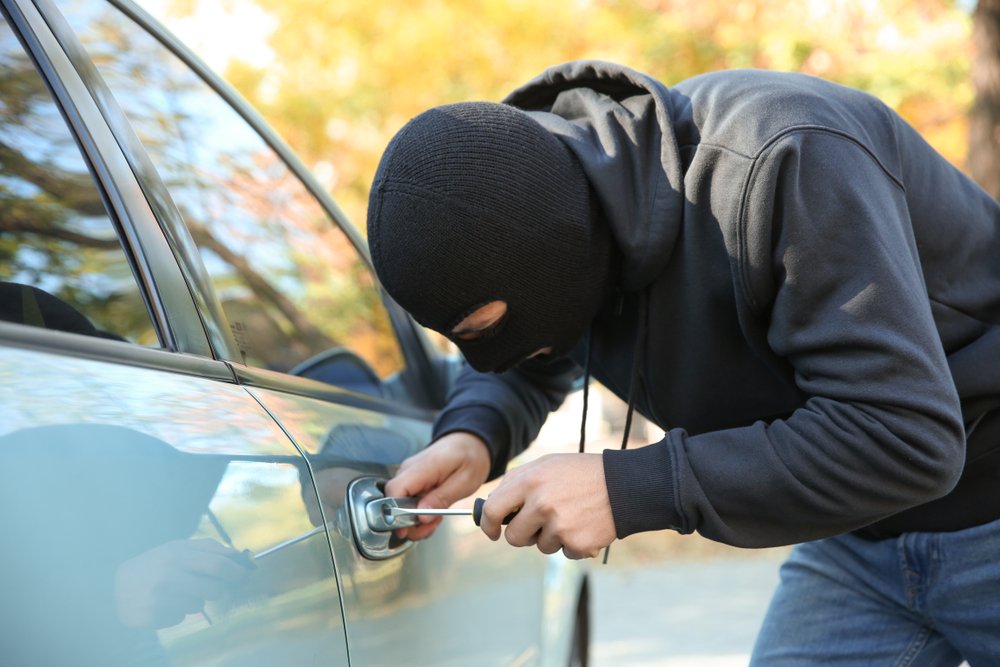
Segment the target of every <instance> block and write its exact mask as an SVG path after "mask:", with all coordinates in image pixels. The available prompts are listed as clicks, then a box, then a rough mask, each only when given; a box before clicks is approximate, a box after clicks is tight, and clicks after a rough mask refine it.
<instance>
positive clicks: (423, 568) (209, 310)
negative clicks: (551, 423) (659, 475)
mask: <svg viewBox="0 0 1000 667" xmlns="http://www.w3.org/2000/svg"><path fill="white" fill-rule="evenodd" d="M56 4H57V5H58V7H59V9H60V11H61V12H62V13H63V14H64V15H65V16H66V19H67V21H68V23H69V25H70V26H71V27H72V29H73V31H74V32H75V33H76V34H77V35H78V36H79V38H80V40H81V41H82V43H83V44H84V46H85V48H86V49H87V51H88V53H89V56H90V58H91V59H92V60H93V62H94V63H95V65H96V68H97V70H98V72H99V73H100V75H101V77H102V79H103V80H104V82H106V84H107V86H108V88H109V89H110V92H111V93H112V94H113V96H114V97H115V99H116V100H117V101H118V103H119V104H120V106H121V108H122V110H123V111H124V113H125V115H126V117H127V118H128V124H129V126H130V127H131V128H132V129H133V130H134V133H135V136H136V138H137V139H138V140H139V142H140V143H141V145H142V147H143V148H144V149H145V151H146V152H147V153H148V156H149V159H150V161H151V162H152V164H153V165H155V169H156V173H155V175H152V176H150V177H149V178H147V179H146V180H145V181H144V184H143V185H144V188H145V189H146V191H147V192H148V193H158V192H161V188H162V191H163V192H165V193H166V194H163V195H162V196H161V195H156V196H151V198H155V199H158V200H161V199H162V200H166V199H169V200H170V203H171V206H170V207H167V208H165V209H164V210H163V211H162V212H161V214H162V219H161V224H164V225H166V226H168V227H170V228H171V232H170V233H169V234H168V235H169V236H170V238H171V239H172V240H173V242H174V245H173V249H174V252H175V253H177V254H178V256H179V257H181V259H182V262H185V263H187V264H188V268H187V270H186V273H187V274H188V275H189V276H193V277H194V278H195V279H196V280H194V281H193V282H192V289H193V290H194V291H196V292H198V291H201V292H202V297H201V298H200V299H199V302H200V308H201V311H202V316H203V317H204V318H205V319H206V321H208V322H214V323H215V324H214V326H210V327H209V328H211V329H212V330H215V331H217V332H220V333H221V336H220V338H219V340H217V341H215V342H214V345H216V349H215V351H216V354H217V356H219V357H220V358H222V359H226V360H228V361H229V362H230V364H231V367H232V368H233V372H234V373H235V376H236V378H237V381H238V382H240V383H241V384H242V385H243V386H245V387H246V388H247V391H249V392H250V393H251V394H252V395H253V396H254V397H255V398H256V399H257V400H258V401H259V403H260V404H261V405H262V406H264V407H265V408H266V409H267V411H268V412H269V413H270V414H271V415H272V416H273V417H274V419H275V420H276V421H277V422H278V423H279V424H280V425H281V427H282V428H283V429H284V431H285V432H286V433H287V434H288V435H289V437H290V438H291V439H292V440H293V441H294V442H295V443H296V445H297V446H298V447H299V449H300V450H301V451H303V452H304V453H305V455H306V457H307V459H308V460H309V463H310V466H311V468H312V471H313V480H314V483H315V490H316V494H317V496H318V498H319V504H318V506H317V507H315V508H312V509H311V511H312V513H313V515H314V517H315V520H316V522H317V523H319V522H323V523H325V525H326V526H327V528H328V530H329V533H330V540H331V543H332V547H333V552H334V560H335V563H336V567H337V571H338V574H339V576H340V582H341V595H342V598H343V605H344V611H345V616H346V629H347V635H348V646H349V651H350V655H351V661H352V664H355V665H364V666H365V667H371V666H375V665H395V664H421V665H422V664H433V665H463V666H464V665H468V664H470V660H472V661H474V662H475V663H476V664H484V665H485V664H497V665H508V664H513V665H532V664H542V661H543V658H544V653H545V649H544V648H543V633H542V627H543V613H545V612H546V606H545V585H546V583H547V581H549V582H551V580H552V579H554V578H553V577H547V576H546V575H547V573H548V571H549V570H548V568H549V564H550V563H551V562H552V561H551V560H550V559H547V558H545V557H543V556H542V555H540V554H538V553H537V552H535V551H531V550H512V549H510V548H508V547H506V545H504V544H493V543H491V542H490V541H489V540H487V539H486V538H485V537H484V536H483V535H482V534H481V532H479V530H478V529H477V528H476V527H475V526H474V525H473V524H472V522H471V520H470V519H467V518H465V519H462V518H457V519H452V520H449V521H447V522H446V523H445V525H443V526H442V528H441V529H440V530H439V531H438V532H437V533H436V534H435V536H434V537H433V538H432V539H430V540H427V541H425V542H422V543H420V544H413V543H409V542H399V541H397V540H395V538H394V537H393V535H392V533H391V531H387V530H373V529H372V526H371V525H368V519H367V517H366V513H365V510H364V507H365V505H366V503H367V502H370V501H371V500H374V499H377V498H378V496H379V495H380V484H381V483H382V482H384V480H385V479H387V478H388V477H389V476H391V474H392V473H393V472H394V470H395V468H396V467H397V466H398V464H399V463H400V462H401V461H402V460H403V459H404V458H406V457H407V456H409V455H411V454H413V453H415V452H416V451H418V450H419V449H420V448H421V447H423V446H425V445H426V444H427V442H428V438H429V435H430V424H431V421H432V418H433V412H432V410H431V409H432V408H433V407H436V406H437V405H440V398H441V394H442V392H441V386H440V383H435V381H434V379H433V377H430V375H431V370H432V368H433V360H432V359H430V358H428V357H427V355H425V354H423V349H424V348H423V344H422V342H421V340H420V339H419V338H418V337H417V336H415V334H414V331H413V330H412V328H410V327H412V325H411V324H410V322H409V320H408V319H406V318H404V317H402V316H401V315H400V313H398V312H397V311H394V310H392V308H393V306H391V305H390V306H389V307H388V308H387V307H386V306H385V305H384V304H383V302H382V300H381V298H380V294H379V291H378V289H377V285H376V283H375V280H374V278H373V276H372V274H371V271H370V268H369V265H368V263H367V260H366V258H365V255H364V252H363V250H362V244H361V243H360V241H359V239H358V237H357V235H356V233H354V232H353V230H351V229H350V228H349V227H348V226H346V225H344V224H342V223H343V221H342V220H338V219H337V218H338V217H339V214H338V212H337V210H336V207H335V206H333V205H332V202H330V201H329V200H328V198H327V197H326V196H325V195H323V194H322V193H320V192H319V191H318V188H316V187H314V186H313V185H312V183H311V180H310V179H309V177H308V176H307V175H306V174H305V173H304V171H303V170H302V169H301V167H300V166H299V165H298V164H297V163H296V162H295V160H294V159H293V158H292V157H291V156H290V155H289V153H288V151H287V149H286V148H284V147H283V145H282V144H281V142H280V141H279V140H277V139H276V138H275V137H274V136H273V135H271V134H270V133H269V132H268V131H267V130H266V128H263V127H262V126H261V125H260V123H259V121H257V120H256V116H255V115H254V114H253V112H252V111H250V110H249V109H247V108H246V107H245V106H244V105H243V104H242V103H241V102H239V100H238V99H236V98H235V97H234V96H233V95H232V94H231V93H230V92H228V90H227V89H226V87H225V86H224V84H222V83H220V82H219V81H218V80H217V79H215V78H214V77H213V76H212V75H211V74H210V73H208V72H207V71H205V70H204V69H203V68H202V67H201V66H200V65H199V64H198V63H197V61H195V60H194V59H193V58H192V57H191V56H190V54H188V53H187V52H186V51H185V50H184V49H183V47H181V46H180V45H179V44H177V43H176V42H175V41H174V40H172V38H170V37H169V36H168V35H166V34H163V33H162V32H160V30H159V29H158V28H157V27H156V26H155V24H154V23H153V22H152V21H151V19H149V17H147V16H145V15H144V14H143V13H142V12H141V11H140V10H138V9H137V8H136V7H134V6H132V5H131V4H128V3H122V2H115V3H112V4H109V5H100V6H98V5H95V4H94V3H84V2H77V1H75V0H59V1H58V2H56ZM122 45H127V48H122ZM469 502H471V500H470V501H469ZM570 609H572V607H570ZM547 611H548V612H550V613H551V612H559V611H561V610H560V609H558V608H551V609H548V610H547ZM551 623H552V624H553V625H556V624H557V623H564V621H563V620H562V619H560V618H558V614H553V616H552V618H551ZM472 656H474V657H472Z"/></svg>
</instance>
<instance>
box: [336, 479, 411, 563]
mask: <svg viewBox="0 0 1000 667" xmlns="http://www.w3.org/2000/svg"><path fill="white" fill-rule="evenodd" d="M385 482H386V480H385V479H382V478H379V477H359V478H358V479H356V480H354V481H353V482H351V483H350V485H348V487H347V509H348V514H349V515H350V517H351V530H352V532H353V533H354V541H355V543H356V544H357V546H358V551H360V552H361V555H363V556H364V557H365V558H370V559H372V560H385V559H386V558H392V557H394V556H398V555H399V554H401V553H403V552H405V551H406V550H407V549H409V548H411V547H412V546H413V545H414V542H413V541H411V540H399V539H397V538H396V537H395V535H394V534H393V532H392V531H394V530H395V529H397V528H406V527H408V526H415V525H417V521H418V519H417V517H415V516H393V515H392V513H391V512H388V511H386V510H387V509H388V508H391V507H415V506H416V498H387V497H386V495H385Z"/></svg>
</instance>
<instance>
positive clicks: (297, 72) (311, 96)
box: [169, 0, 972, 227]
mask: <svg viewBox="0 0 1000 667" xmlns="http://www.w3.org/2000/svg"><path fill="white" fill-rule="evenodd" d="M174 1H175V2H177V3H178V4H177V6H176V7H175V11H176V12H179V13H185V12H186V13H190V12H192V11H196V10H197V3H196V2H195V0H174ZM225 1H226V2H229V3H230V6H231V8H232V11H234V12H237V11H246V5H247V4H249V3H254V4H255V5H256V6H257V7H259V8H260V9H261V10H263V11H265V12H266V13H267V14H268V15H269V16H270V17H271V18H272V19H273V24H274V26H275V28H274V30H273V32H272V33H271V35H270V38H269V39H268V43H267V47H268V48H269V49H270V51H271V52H273V60H272V61H271V62H270V63H268V64H264V65H261V64H260V63H259V62H257V63H251V62H240V61H238V60H234V61H231V62H230V64H229V66H228V68H227V69H226V71H225V75H226V76H227V78H228V79H229V80H230V81H231V82H232V83H233V84H234V85H235V86H236V87H237V88H238V89H239V90H240V91H241V92H242V93H243V94H244V95H245V96H246V97H247V98H248V99H249V100H250V101H251V102H252V103H254V104H255V105H256V106H257V107H258V108H259V109H260V110H261V111H262V112H263V113H264V115H265V117H266V118H267V119H268V120H269V121H270V122H271V123H272V124H273V125H274V126H275V128H276V129H277V130H278V132H279V133H280V134H281V135H283V136H284V137H285V139H286V140H287V141H288V142H289V143H290V144H291V145H292V147H293V148H295V150H296V151H297V152H298V153H299V154H300V155H301V156H302V157H303V158H304V159H305V161H306V163H307V165H309V166H310V167H312V168H313V169H314V170H315V171H316V172H317V173H318V174H319V175H320V176H321V179H323V180H325V182H326V184H327V185H328V186H329V187H330V189H331V190H332V191H333V194H334V196H335V197H336V198H337V200H338V201H339V203H340V204H341V206H342V207H343V208H344V210H345V211H346V212H347V214H348V216H349V217H350V218H352V219H353V220H354V221H355V222H356V223H357V224H358V225H359V226H361V227H363V226H364V224H363V223H364V215H365V209H366V204H367V192H368V187H369V186H370V184H371V179H372V177H373V175H374V171H375V167H376V165H377V162H378V159H379V156H380V154H381V151H382V149H383V148H384V147H385V145H386V143H387V142H388V140H389V138H390V137H391V136H392V135H393V134H394V133H395V132H396V130H398V129H399V128H400V127H401V126H402V125H403V123H405V122H406V120H408V119H409V118H411V117H412V116H414V115H416V114H417V113H419V112H420V111H423V110H424V109H426V108H428V107H431V106H434V105H437V104H443V103H447V102H454V101H458V100H471V99H487V100H499V99H500V98H502V97H503V96H504V95H505V94H506V93H507V92H509V91H510V90H511V89H512V88H513V87H515V86H517V85H519V84H520V83H522V82H524V81H526V80H527V79H529V78H531V77H533V76H535V75H536V74H538V73H540V72H541V71H542V70H543V69H544V68H545V67H547V66H549V65H553V64H556V63H559V62H563V61H566V60H571V59H576V58H599V59H604V60H613V61H618V62H622V63H624V64H628V65H630V66H632V67H635V68H636V69H640V70H644V71H646V72H648V73H650V74H652V75H653V76H656V77H658V78H660V79H661V80H663V81H665V82H667V83H668V84H669V83H670V82H673V81H679V80H681V79H684V78H687V77H690V76H693V75H696V74H699V73H702V72H706V71H709V70H715V69H722V68H733V67H760V68H767V69H776V70H793V71H801V72H806V73H809V74H815V75H817V76H822V77H824V78H827V79H831V80H833V81H837V82H840V83H844V84H846V85H850V86H854V87H857V88H861V89H863V90H867V91H869V92H871V93H873V94H875V95H876V96H878V97H880V98H882V99H883V100H885V101H886V102H887V103H888V104H889V105H890V106H892V107H893V108H895V109H896V110H897V111H899V112H900V113H901V114H902V115H903V116H904V117H905V118H906V119H907V120H909V121H910V122H911V123H912V124H913V125H914V126H915V127H916V128H917V129H918V130H919V131H920V132H921V133H922V134H924V136H925V137H926V138H927V139H928V141H930V143H931V144H932V145H934V146H935V147H936V148H937V149H938V150H939V151H941V152H942V153H943V154H944V155H945V156H946V157H948V158H949V159H950V160H952V161H953V162H954V163H955V164H958V165H964V162H965V158H966V150H967V124H966V113H967V110H968V108H969V106H970V105H971V102H972V86H971V83H970V81H969V58H970V46H969V32H970V19H969V16H968V14H967V13H966V12H964V11H962V10H961V9H960V8H958V7H956V4H955V2H954V0H919V1H917V2H914V1H913V0H869V1H865V2H861V1H859V0H829V1H824V2H793V1H792V0H741V2H737V3H733V2H729V1H728V0H551V1H550V2H546V3H544V4H539V3H537V2H532V1H530V0H462V1H461V2H459V1H454V2H448V1H447V0H412V1H410V2H406V3H402V2H398V1H396V0H369V1H368V2H328V1H326V0H225ZM241 8H242V9H241ZM175 16H176V14H175ZM303 17H308V20H304V18H303ZM169 20H172V19H169ZM194 46H195V48H197V47H198V45H197V44H194ZM207 46H209V45H206V47H207Z"/></svg>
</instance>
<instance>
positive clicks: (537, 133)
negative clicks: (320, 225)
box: [368, 102, 611, 371]
mask: <svg viewBox="0 0 1000 667" xmlns="http://www.w3.org/2000/svg"><path fill="white" fill-rule="evenodd" d="M599 211H600V208H599V206H598V204H597V202H596V200H595V198H594V196H593V194H592V192H591V189H590V186H589V183H588V182H587V179H586V176H585V175H584V173H583V170H582V168H581V167H580V165H579V163H578V162H577V160H576V158H575V156H574V155H573V154H572V153H571V152H570V151H569V149H568V148H566V147H565V146H564V145H563V144H562V142H560V141H559V140H558V139H557V138H556V137H555V136H553V135H552V134H550V133H549V132H548V131H546V130H545V128H543V127H542V126H541V125H540V124H539V123H537V122H536V121H535V120H534V119H532V118H531V117H530V116H529V115H528V114H526V113H524V112H522V111H520V110H518V109H515V108H514V107H510V106H507V105H502V104H495V103H491V102H464V103H459V104H452V105H446V106H443V107H437V108H435V109H431V110H430V111H426V112H424V113H422V114H420V115H419V116H417V117H416V118H414V119H413V120H411V121H410V122H409V123H407V125H405V126H404V127H403V128H402V129H401V130H400V131H399V133H398V134H397V135H396V136H395V137H394V138H393V140H392V141H391V142H390V144H389V146H388V148H387V149H386V151H385V154H384V155H383V156H382V161H381V162H380V164H379V167H378V171H377V172H376V176H375V181H374V183H373V185H372V191H371V196H370V199H369V206H368V243H369V247H370V249H371V255H372V261H373V263H374V266H375V271H376V272H377V273H378V276H379V279H380V280H381V281H382V284H383V286H384V287H385V289H386V290H387V291H388V292H389V294H390V295H391V296H392V297H393V298H394V299H395V300H396V301H397V302H398V303H399V304H400V305H401V306H403V308H405V309H406V310H407V311H409V312H410V313H411V314H412V315H413V316H414V318H415V319H416V320H417V321H418V322H420V323H421V324H423V325H424V326H427V327H429V328H431V329H434V330H435V331H438V332H440V333H442V334H443V335H445V336H447V337H448V338H450V339H451V340H452V341H454V342H455V344H456V345H457V346H458V347H459V349H460V350H461V351H462V352H463V354H464V355H465V357H466V359H467V360H468V362H469V363H470V364H471V365H472V366H473V367H474V368H476V369H477V370H480V371H502V370H506V369H507V368H510V367H511V366H513V365H515V364H517V363H519V362H520V361H522V360H524V359H525V358H527V357H528V356H529V355H531V354H532V353H534V352H536V351H537V350H539V349H541V348H543V347H552V348H553V355H554V356H556V355H563V354H566V353H568V352H569V351H570V350H571V349H572V347H573V346H574V345H575V344H576V342H577V341H578V340H579V339H580V338H581V337H582V336H583V334H584V333H585V332H586V330H587V327H588V326H589V324H590V321H591V320H592V319H593V317H594V316H595V314H596V313H597V311H598V309H599V308H600V306H601V304H602V303H603V302H604V300H605V298H606V297H607V295H608V294H609V292H610V283H611V280H610V268H611V266H610V265H611V240H610V233H609V231H608V229H607V225H606V224H605V223H604V221H603V219H602V217H601V216H600V215H599ZM491 301H503V302H505V303H506V304H507V312H506V313H505V315H504V316H503V318H502V321H500V322H499V324H498V325H497V326H496V327H495V328H493V329H492V330H491V331H490V332H489V334H488V335H484V336H482V337H480V338H478V339H476V340H471V341H469V340H461V339H458V338H456V337H455V336H453V335H452V329H453V328H454V326H455V325H456V324H458V323H459V322H461V321H462V319H463V318H464V317H465V316H466V315H468V314H469V313H471V312H473V311H474V310H475V309H476V308H478V307H479V306H481V305H483V304H485V303H489V302H491Z"/></svg>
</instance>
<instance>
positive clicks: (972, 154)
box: [968, 0, 1000, 198]
mask: <svg viewBox="0 0 1000 667" xmlns="http://www.w3.org/2000/svg"><path fill="white" fill-rule="evenodd" d="M972 24H973V29H972V42H973V45H974V54H975V55H974V57H973V60H972V82H973V85H974V87H975V91H976V98H975V102H974V103H973V105H972V110H971V112H970V113H969V163H968V164H969V172H970V173H971V174H972V177H973V178H974V179H976V181H977V182H978V183H979V184H980V185H981V186H983V188H984V189H985V190H986V191H987V192H989V193H990V194H991V195H993V197H995V198H997V197H1000V0H979V3H978V4H977V5H976V9H975V11H974V12H973V13H972Z"/></svg>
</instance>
